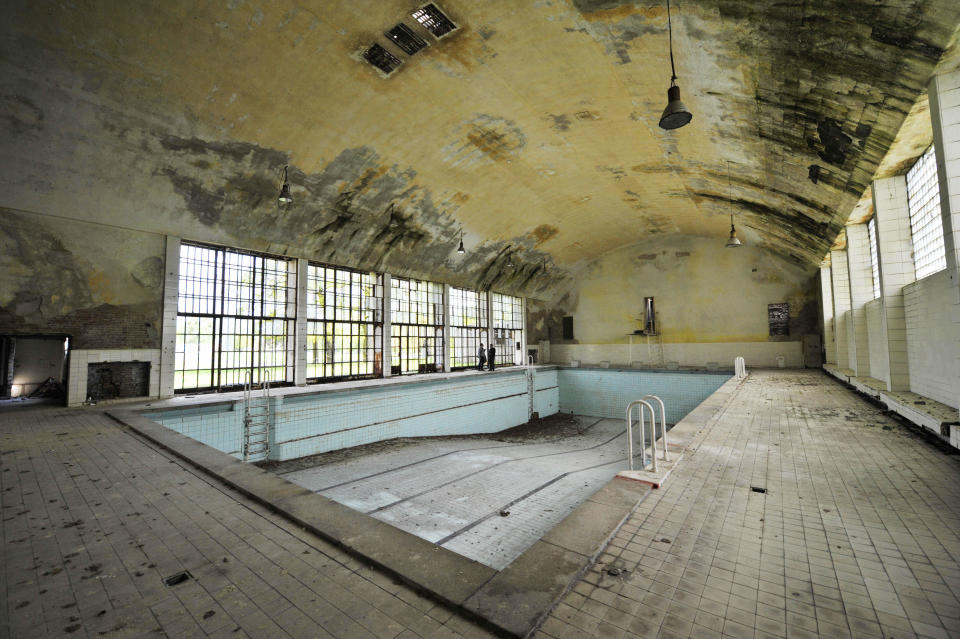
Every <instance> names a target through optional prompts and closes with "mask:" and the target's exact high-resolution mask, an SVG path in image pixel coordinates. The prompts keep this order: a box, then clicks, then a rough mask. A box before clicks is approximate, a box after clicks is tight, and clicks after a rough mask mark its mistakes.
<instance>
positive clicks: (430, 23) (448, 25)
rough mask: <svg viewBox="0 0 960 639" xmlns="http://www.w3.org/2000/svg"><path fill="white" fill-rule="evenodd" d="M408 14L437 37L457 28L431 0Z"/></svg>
mask: <svg viewBox="0 0 960 639" xmlns="http://www.w3.org/2000/svg"><path fill="white" fill-rule="evenodd" d="M410 15H412V16H413V19H414V20H416V21H417V22H419V23H420V24H421V25H422V26H423V28H424V29H426V30H427V31H429V32H430V33H432V34H433V35H435V36H436V37H438V38H441V37H443V36H445V35H446V34H448V33H450V32H451V31H453V30H454V29H456V28H457V25H455V24H454V23H453V22H452V21H451V20H450V18H448V17H447V16H446V15H445V14H444V13H443V11H441V10H440V9H439V8H438V7H437V5H435V4H433V3H432V2H431V3H430V4H428V5H424V6H423V7H421V8H419V9H417V10H416V11H414V12H413V13H412V14H410Z"/></svg>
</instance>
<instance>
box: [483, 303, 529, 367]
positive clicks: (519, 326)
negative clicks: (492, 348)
mask: <svg viewBox="0 0 960 639" xmlns="http://www.w3.org/2000/svg"><path fill="white" fill-rule="evenodd" d="M490 309H491V311H492V317H491V321H490V327H491V331H490V339H491V340H492V341H493V342H494V343H495V344H496V349H497V353H496V366H517V365H518V364H521V363H523V362H522V361H517V351H518V350H519V351H520V355H521V356H522V355H523V298H522V297H516V296H513V295H507V294H506V293H496V292H491V293H490ZM517 344H519V345H520V348H519V349H518V348H516V345H517ZM502 347H503V348H502Z"/></svg>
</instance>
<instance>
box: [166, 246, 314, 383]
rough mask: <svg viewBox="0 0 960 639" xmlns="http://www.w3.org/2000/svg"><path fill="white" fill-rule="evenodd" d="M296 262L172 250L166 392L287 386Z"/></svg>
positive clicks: (184, 248)
mask: <svg viewBox="0 0 960 639" xmlns="http://www.w3.org/2000/svg"><path fill="white" fill-rule="evenodd" d="M296 281H297V277H296V261H294V260H288V259H284V258H276V257H271V256H268V255H261V254H257V253H248V252H244V251H238V250H236V249H224V248H216V247H210V246H203V245H198V244H190V243H187V242H184V243H182V244H181V246H180V279H179V294H178V299H177V334H176V353H175V362H174V389H175V390H177V391H184V390H193V391H195V390H212V389H223V388H227V387H231V386H239V385H241V384H243V382H244V381H245V379H246V375H247V373H249V374H250V375H251V377H252V379H253V381H254V383H260V382H262V381H265V380H272V381H275V382H288V381H292V379H291V378H292V363H293V339H292V335H293V323H294V321H295V316H296Z"/></svg>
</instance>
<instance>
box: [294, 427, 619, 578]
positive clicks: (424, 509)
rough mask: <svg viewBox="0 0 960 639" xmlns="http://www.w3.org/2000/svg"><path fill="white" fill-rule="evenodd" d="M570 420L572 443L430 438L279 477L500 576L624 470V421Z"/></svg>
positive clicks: (561, 441) (565, 438)
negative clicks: (575, 424) (575, 425)
mask: <svg viewBox="0 0 960 639" xmlns="http://www.w3.org/2000/svg"><path fill="white" fill-rule="evenodd" d="M573 419H575V420H577V421H578V422H579V428H578V429H577V430H579V431H580V432H579V433H578V434H573V435H572V436H569V437H563V438H556V439H553V440H548V441H527V442H512V443H505V442H502V441H498V440H496V439H494V438H482V437H468V438H445V439H436V438H429V439H424V440H421V441H419V442H410V443H409V444H407V445H404V446H397V447H392V448H390V449H389V450H387V451H385V452H374V453H370V454H367V455H363V456H355V457H354V456H351V457H350V458H348V459H346V460H344V461H342V462H329V461H326V460H325V461H324V462H323V463H322V465H319V466H317V467H314V468H307V469H302V470H296V471H294V472H288V473H285V474H283V475H282V476H283V477H284V478H285V479H287V480H289V481H292V482H294V483H296V484H299V485H301V486H303V487H304V488H308V489H310V490H313V491H315V492H318V493H320V494H321V495H324V496H326V497H329V498H330V499H333V500H336V501H338V502H340V503H342V504H344V505H346V506H350V507H351V508H353V509H355V510H358V511H360V512H363V513H366V514H369V515H371V516H372V517H375V518H377V519H380V520H381V521H384V522H386V523H388V524H390V525H392V526H395V527H397V528H400V529H401V530H405V531H407V532H409V533H411V534H413V535H417V536H418V537H422V538H424V539H426V540H428V541H431V542H434V543H437V544H440V545H441V546H443V547H445V548H448V549H450V550H452V551H454V552H456V553H459V554H461V555H463V556H465V557H469V558H470V559H475V560H477V561H479V562H480V563H482V564H485V565H487V566H490V567H492V568H495V569H497V570H502V569H503V568H505V567H506V566H507V565H508V564H510V562H512V561H513V560H514V559H516V558H517V557H518V556H519V555H520V554H521V553H522V552H524V551H525V550H526V549H527V548H529V547H530V546H532V545H533V544H534V542H536V541H537V540H538V539H540V538H541V537H542V536H543V535H545V534H546V533H547V531H549V530H550V529H551V528H553V527H554V526H556V525H557V524H558V523H560V522H561V521H562V520H563V518H564V517H566V516H567V515H569V514H570V513H571V512H573V511H574V510H575V509H576V507H577V506H579V505H580V504H581V503H583V502H584V501H586V500H587V499H588V498H589V497H590V495H592V494H593V493H594V492H596V491H597V490H598V489H599V488H600V487H601V486H603V485H604V484H605V483H607V482H608V481H610V480H611V479H613V477H614V476H615V475H616V474H617V472H619V471H620V470H623V468H624V466H625V463H626V461H625V460H626V456H627V435H626V430H625V427H624V424H623V420H615V419H601V418H598V417H575V418H573ZM501 513H508V514H506V515H501Z"/></svg>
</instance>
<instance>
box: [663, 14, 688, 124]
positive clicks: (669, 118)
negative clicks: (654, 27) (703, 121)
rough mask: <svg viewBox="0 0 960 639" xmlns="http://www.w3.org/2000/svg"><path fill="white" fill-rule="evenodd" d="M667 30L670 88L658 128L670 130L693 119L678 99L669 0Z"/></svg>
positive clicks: (678, 89)
mask: <svg viewBox="0 0 960 639" xmlns="http://www.w3.org/2000/svg"><path fill="white" fill-rule="evenodd" d="M667 30H668V31H669V33H670V88H669V89H667V108H666V109H664V110H663V115H661V116H660V128H661V129H666V130H667V131H672V130H673V129H679V128H680V127H682V126H685V125H686V124H688V123H689V122H690V120H692V119H693V114H692V113H690V109H688V108H687V107H686V105H684V104H683V102H681V101H680V87H678V86H677V67H676V65H675V64H674V63H673V20H672V19H671V18H670V0H667Z"/></svg>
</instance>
